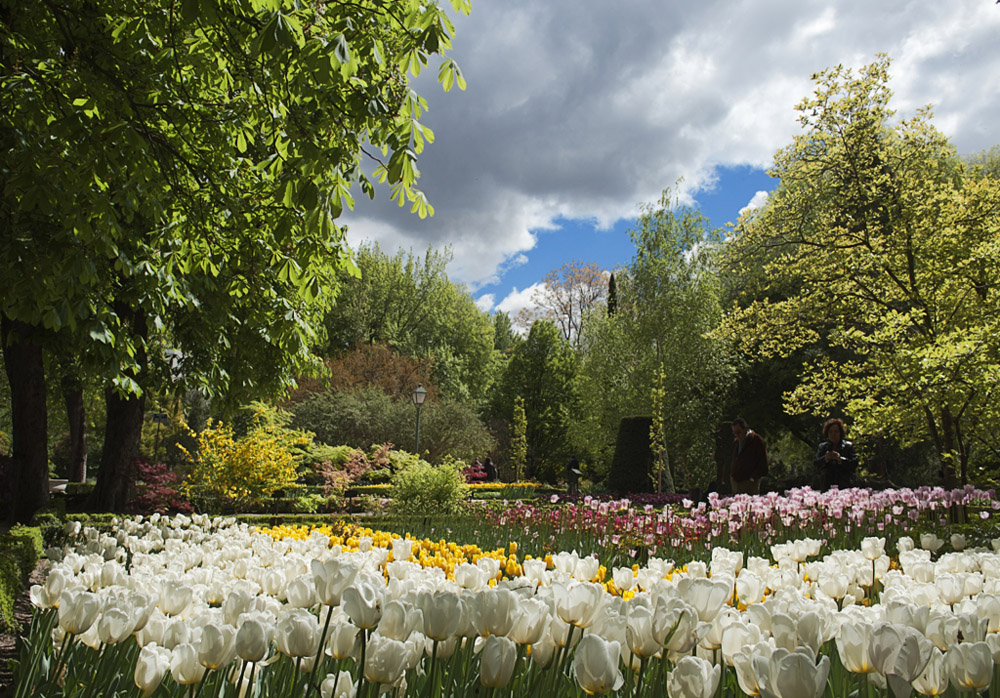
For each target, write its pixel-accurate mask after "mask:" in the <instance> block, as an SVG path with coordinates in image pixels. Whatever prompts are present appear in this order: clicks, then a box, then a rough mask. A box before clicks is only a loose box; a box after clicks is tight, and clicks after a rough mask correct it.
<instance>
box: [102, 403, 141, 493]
mask: <svg viewBox="0 0 1000 698" xmlns="http://www.w3.org/2000/svg"><path fill="white" fill-rule="evenodd" d="M104 399H105V404H106V406H107V413H108V422H107V426H106V427H105V429H104V448H103V449H102V451H101V467H100V468H99V469H98V471H97V484H96V486H95V487H94V501H93V504H94V507H95V508H96V509H100V510H103V511H124V510H125V505H126V504H127V503H128V501H129V500H130V499H132V497H133V496H134V494H135V482H134V476H135V473H134V472H133V467H132V464H133V462H134V461H135V459H136V458H138V457H139V437H141V436H142V419H143V416H144V414H145V409H146V397H145V396H144V395H143V396H140V397H136V396H134V395H129V396H127V397H123V396H122V395H120V394H119V393H118V392H117V391H115V389H114V388H112V387H108V388H107V389H106V390H105V393H104Z"/></svg>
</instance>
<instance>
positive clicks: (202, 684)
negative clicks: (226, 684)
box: [191, 670, 212, 698]
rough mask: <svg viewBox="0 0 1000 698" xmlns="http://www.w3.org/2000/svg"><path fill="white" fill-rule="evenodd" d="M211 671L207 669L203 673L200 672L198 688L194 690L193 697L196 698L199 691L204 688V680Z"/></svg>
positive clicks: (192, 688) (199, 693)
mask: <svg viewBox="0 0 1000 698" xmlns="http://www.w3.org/2000/svg"><path fill="white" fill-rule="evenodd" d="M211 673H212V671H211V670H208V671H206V672H205V673H204V674H202V676H201V681H199V682H198V690H197V691H195V692H194V698H198V696H200V695H201V692H202V691H203V690H204V688H205V683H206V681H205V680H206V679H207V678H208V675H209V674H211ZM191 690H192V691H194V686H192V687H191Z"/></svg>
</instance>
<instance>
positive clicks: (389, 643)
mask: <svg viewBox="0 0 1000 698" xmlns="http://www.w3.org/2000/svg"><path fill="white" fill-rule="evenodd" d="M406 659H407V651H406V645H404V644H403V643H402V642H400V641H399V640H393V639H392V638H389V637H384V636H382V635H379V634H378V633H374V634H372V636H371V638H370V639H369V641H368V647H367V656H366V658H365V679H366V680H368V681H371V682H373V683H381V684H394V683H396V682H397V681H399V679H401V678H402V676H403V671H404V670H405V669H406Z"/></svg>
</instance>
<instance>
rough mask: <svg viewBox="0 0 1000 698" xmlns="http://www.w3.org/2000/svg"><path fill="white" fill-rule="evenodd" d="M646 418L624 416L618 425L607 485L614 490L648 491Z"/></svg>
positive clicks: (650, 457)
mask: <svg viewBox="0 0 1000 698" xmlns="http://www.w3.org/2000/svg"><path fill="white" fill-rule="evenodd" d="M651 422H652V420H651V419H650V418H649V417H626V418H624V419H623V420H622V421H621V424H620V425H619V427H618V441H617V443H616V444H615V457H614V460H612V461H611V472H610V473H609V474H608V486H609V487H610V488H611V489H612V490H613V491H615V492H619V493H625V492H651V491H652V490H653V480H652V478H651V477H650V474H651V471H652V464H653V454H652V453H651V452H650V450H649V427H650V423H651Z"/></svg>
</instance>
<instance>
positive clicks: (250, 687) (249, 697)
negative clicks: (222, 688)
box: [236, 662, 257, 698]
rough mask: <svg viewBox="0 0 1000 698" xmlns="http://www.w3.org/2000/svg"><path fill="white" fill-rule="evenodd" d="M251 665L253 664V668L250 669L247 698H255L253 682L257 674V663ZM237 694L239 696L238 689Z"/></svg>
mask: <svg viewBox="0 0 1000 698" xmlns="http://www.w3.org/2000/svg"><path fill="white" fill-rule="evenodd" d="M250 663H251V664H253V666H252V667H250V678H249V679H248V680H247V695H246V698H253V680H254V674H256V673H257V662H250ZM236 692H237V695H239V689H238V688H237V691H236Z"/></svg>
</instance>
